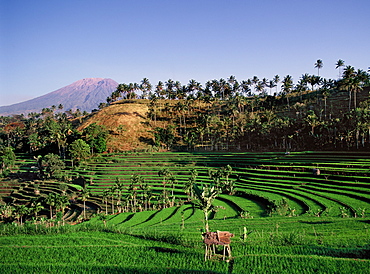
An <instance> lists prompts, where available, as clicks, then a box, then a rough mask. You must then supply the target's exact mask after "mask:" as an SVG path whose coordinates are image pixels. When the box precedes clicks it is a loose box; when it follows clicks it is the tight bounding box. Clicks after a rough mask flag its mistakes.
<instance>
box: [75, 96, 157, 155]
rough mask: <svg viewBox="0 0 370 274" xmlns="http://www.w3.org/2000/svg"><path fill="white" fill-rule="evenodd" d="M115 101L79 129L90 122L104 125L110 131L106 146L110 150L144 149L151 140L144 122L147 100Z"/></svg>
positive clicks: (80, 128) (148, 128)
mask: <svg viewBox="0 0 370 274" xmlns="http://www.w3.org/2000/svg"><path fill="white" fill-rule="evenodd" d="M130 102H131V101H121V102H116V103H114V104H112V105H110V106H108V107H106V108H103V109H102V110H100V111H99V112H97V113H96V114H95V115H93V116H92V117H91V118H89V119H88V120H87V121H85V122H84V123H83V124H82V125H81V126H80V127H79V130H82V129H84V128H86V127H88V126H89V125H91V124H92V123H97V124H98V125H104V126H105V127H106V128H107V129H108V130H109V133H110V136H109V138H108V142H107V146H108V149H109V150H112V151H127V150H135V149H138V150H143V149H144V150H145V149H147V148H148V147H149V146H150V144H151V143H152V142H153V141H152V139H153V134H152V133H151V132H150V131H151V128H150V127H149V126H147V125H146V124H145V122H146V116H147V112H148V105H147V103H148V101H147V100H135V101H133V102H132V103H130Z"/></svg>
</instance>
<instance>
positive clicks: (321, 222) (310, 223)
mask: <svg viewBox="0 0 370 274" xmlns="http://www.w3.org/2000/svg"><path fill="white" fill-rule="evenodd" d="M299 222H300V223H302V224H309V225H319V224H331V223H333V222H330V221H315V222H311V221H299Z"/></svg>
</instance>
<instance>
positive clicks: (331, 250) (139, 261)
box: [0, 217, 370, 273]
mask: <svg viewBox="0 0 370 274" xmlns="http://www.w3.org/2000/svg"><path fill="white" fill-rule="evenodd" d="M210 225H211V229H212V230H217V229H219V230H229V231H231V232H232V233H234V234H235V237H234V238H233V241H232V244H231V246H232V253H233V254H232V255H233V258H232V260H231V261H230V262H226V261H222V260H220V259H219V258H218V257H215V258H214V259H213V260H211V261H207V262H204V247H203V244H202V240H201V236H200V228H201V227H202V226H203V224H202V222H200V221H192V222H185V224H184V227H181V226H180V225H179V224H178V223H167V222H164V223H162V224H161V223H158V224H156V225H153V226H151V227H137V226H132V227H128V226H123V225H119V224H114V225H113V224H112V225H111V224H109V223H108V225H107V227H105V226H104V225H103V223H102V222H101V223H100V222H95V223H94V221H92V222H90V223H84V224H81V225H76V226H65V227H59V228H44V227H41V226H38V227H37V231H36V230H35V229H36V228H35V227H34V225H31V224H28V225H26V226H25V227H24V228H21V229H20V228H19V227H15V226H11V227H5V226H1V227H0V234H2V235H3V236H1V237H0V248H1V257H0V264H1V269H2V273H370V271H369V269H370V255H369V254H370V245H369V243H370V231H369V228H370V219H360V218H356V219H355V218H348V219H343V218H315V217H294V218H287V217H285V218H282V217H276V218H275V217H272V218H255V219H248V220H243V219H229V220H228V219H227V220H222V219H221V220H214V221H212V222H211V223H210ZM244 227H246V230H247V235H246V236H244V235H243V232H244ZM31 234H34V235H31ZM40 234H42V235H40ZM219 253H221V248H220V247H219Z"/></svg>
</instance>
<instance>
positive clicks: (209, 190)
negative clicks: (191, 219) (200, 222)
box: [193, 184, 218, 232]
mask: <svg viewBox="0 0 370 274" xmlns="http://www.w3.org/2000/svg"><path fill="white" fill-rule="evenodd" d="M193 189H194V193H195V195H196V197H197V199H196V200H195V201H193V203H194V206H195V207H197V208H199V209H200V210H202V211H203V214H204V224H205V230H206V232H209V224H208V217H209V214H210V213H211V212H212V211H216V209H217V207H215V206H214V205H213V204H212V203H213V201H214V199H216V197H217V195H218V191H217V188H216V187H215V186H210V187H203V189H202V190H200V189H199V187H198V186H197V184H194V187H193Z"/></svg>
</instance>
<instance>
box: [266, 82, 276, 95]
mask: <svg viewBox="0 0 370 274" xmlns="http://www.w3.org/2000/svg"><path fill="white" fill-rule="evenodd" d="M267 86H268V87H269V88H270V95H272V88H274V87H276V83H275V81H274V80H270V81H269V82H268V85H267Z"/></svg>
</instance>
